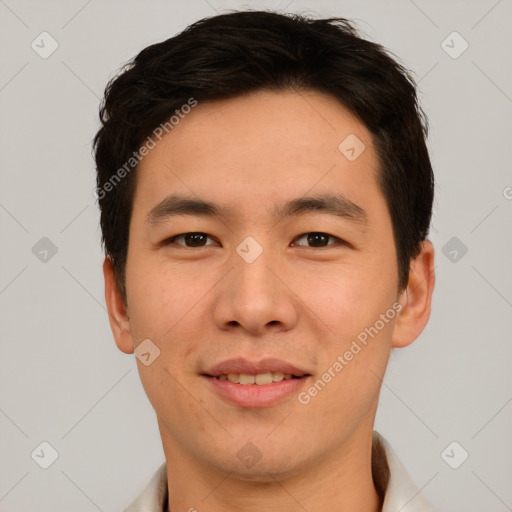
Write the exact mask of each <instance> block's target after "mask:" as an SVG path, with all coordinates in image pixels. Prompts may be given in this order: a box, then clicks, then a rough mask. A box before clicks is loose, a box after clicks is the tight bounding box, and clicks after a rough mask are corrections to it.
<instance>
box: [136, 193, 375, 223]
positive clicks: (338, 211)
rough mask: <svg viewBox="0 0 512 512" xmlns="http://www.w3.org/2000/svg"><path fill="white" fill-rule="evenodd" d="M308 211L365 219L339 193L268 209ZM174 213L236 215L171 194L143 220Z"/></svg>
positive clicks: (276, 214)
mask: <svg viewBox="0 0 512 512" xmlns="http://www.w3.org/2000/svg"><path fill="white" fill-rule="evenodd" d="M308 213H325V214H328V215H333V216H336V217H342V218H344V219H347V220H350V221H353V222H357V223H362V224H367V222H368V215H367V213H366V212H365V211H364V210H363V209H362V208H361V207H360V206H358V205H357V204H355V203H354V202H352V201H350V200H349V199H348V198H347V197H345V196H344V195H343V194H339V193H338V194H332V193H329V194H321V195H314V196H312V195H309V196H304V197H298V198H296V199H292V200H290V201H287V202H286V203H284V204H283V205H279V206H274V208H272V209H271V214H272V215H273V216H274V217H277V218H283V217H292V216H298V215H304V214H308ZM176 215H196V216H204V217H221V216H225V217H229V216H231V217H235V216H236V212H235V211H234V210H233V209H232V208H230V207H228V206H226V205H220V204H216V203H213V202H211V201H206V200H203V199H198V198H195V197H188V196H181V195H175V194H174V195H170V196H168V197H166V198H165V199H164V200H163V201H161V202H160V203H158V204H157V205H156V206H154V207H153V208H152V209H151V210H150V212H149V213H148V214H147V216H146V223H148V224H149V225H153V224H158V223H160V222H164V221H166V220H168V219H169V218H171V217H173V216H176Z"/></svg>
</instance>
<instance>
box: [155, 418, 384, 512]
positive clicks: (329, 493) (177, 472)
mask: <svg viewBox="0 0 512 512" xmlns="http://www.w3.org/2000/svg"><path fill="white" fill-rule="evenodd" d="M161 434H162V441H163V446H164V452H165V457H166V461H167V479H168V488H169V501H168V511H167V512H177V511H191V512H193V511H194V510H197V511H198V512H202V511H204V510H208V512H220V511H222V512H235V511H239V510H244V512H260V511H261V510H265V511H266V512H274V511H276V512H277V511H279V512H288V511H289V512H292V511H297V510H307V511H308V512H320V511H322V512H323V511H325V510H336V511H337V512H349V511H350V512H352V511H354V510H359V511H360V512H379V511H380V510H381V507H382V502H381V497H379V494H378V493H377V490H376V488H375V485H374V482H373V478H372V464H371V459H372V425H370V428H365V429H364V430H363V429H359V430H358V431H357V432H356V433H354V434H353V435H352V436H351V437H350V438H348V439H347V440H346V441H345V442H344V443H343V444H342V445H341V446H339V447H337V448H336V449H333V450H332V451H331V452H330V453H329V454H328V455H327V456H326V457H324V458H323V459H321V460H318V461H316V462H315V464H314V465H310V466H308V467H307V468H303V469H302V470H301V471H300V472H298V473H297V474H294V475H279V474H277V473H274V474H271V473H270V472H269V473H266V474H265V475H259V476H258V481H254V480H250V481H248V480H247V479H242V478H239V477H237V475H236V474H234V473H233V472H232V473H222V472H220V471H219V470H218V469H217V470H216V468H212V467H211V466H207V465H205V464H202V463H201V462H200V461H198V460H197V459H196V458H194V457H193V456H192V454H191V453H190V452H187V451H185V450H184V449H183V447H181V446H179V445H178V444H177V443H175V441H174V440H172V439H169V437H168V435H167V433H166V432H165V431H164V430H163V429H161Z"/></svg>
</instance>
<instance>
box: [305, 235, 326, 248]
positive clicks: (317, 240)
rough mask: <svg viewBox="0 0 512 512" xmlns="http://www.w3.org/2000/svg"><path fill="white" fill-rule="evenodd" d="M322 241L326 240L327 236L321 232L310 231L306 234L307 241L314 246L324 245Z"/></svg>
mask: <svg viewBox="0 0 512 512" xmlns="http://www.w3.org/2000/svg"><path fill="white" fill-rule="evenodd" d="M323 242H327V236H326V235H324V234H323V233H310V234H309V235H308V243H309V244H311V245H313V246H314V247H321V246H323V245H325V244H324V243H323Z"/></svg>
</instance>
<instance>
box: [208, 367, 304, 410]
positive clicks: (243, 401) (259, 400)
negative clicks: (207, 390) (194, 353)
mask: <svg viewBox="0 0 512 512" xmlns="http://www.w3.org/2000/svg"><path fill="white" fill-rule="evenodd" d="M267 372H282V373H291V374H292V375H294V376H295V377H298V378H292V379H290V380H282V381H281V382H272V383H271V384H264V385H261V386H260V385H258V384H248V385H243V384H235V383H234V382H230V381H228V380H219V379H217V378H215V377H218V376H219V375H223V374H224V375H226V374H229V373H245V374H248V375H257V374H259V373H267ZM201 377H202V378H204V379H205V380H206V381H207V382H208V384H209V386H211V389H212V390H213V392H214V393H215V394H217V395H218V396H220V397H221V398H222V399H223V400H225V401H227V402H228V403H230V404H232V405H235V406H237V407H243V408H263V407H272V406H275V405H277V404H279V402H281V401H283V400H285V399H286V398H289V397H290V396H291V395H295V396H296V395H297V393H299V391H300V388H302V387H303V386H306V385H307V383H308V381H309V380H310V378H311V375H310V374H309V373H307V372H306V371H305V370H303V369H301V368H299V367H297V366H295V365H292V364H290V363H287V362H286V361H283V360H281V359H274V358H267V359H262V360H260V361H250V360H247V359H243V358H236V359H229V360H227V361H223V362H222V363H219V364H217V365H215V366H213V367H212V368H210V369H209V370H208V371H207V372H205V373H203V374H202V375H201Z"/></svg>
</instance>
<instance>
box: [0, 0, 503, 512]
mask: <svg viewBox="0 0 512 512" xmlns="http://www.w3.org/2000/svg"><path fill="white" fill-rule="evenodd" d="M246 6H250V7H251V8H265V7H271V8H275V9H285V10H286V11H288V12H302V13H304V12H310V13H311V12H313V13H314V12H316V13H318V14H319V15H320V16H343V17H348V18H353V19H355V20H357V21H358V26H359V28H361V29H362V30H363V31H364V33H365V34H366V35H367V36H368V37H369V38H371V39H372V40H375V41H377V42H380V43H382V44H383V45H385V46H386V47H388V48H389V49H390V50H391V51H393V52H394V53H395V54H396V55H398V56H399V57H400V58H401V60H402V61H403V62H404V63H405V65H406V66H407V67H409V68H411V69H412V70H413V71H414V73H415V75H416V78H417V79H418V80H419V84H420V89H421V91H422V95H421V98H422V102H423V105H424V108H425V110H426V112H427V114H428V115H429V117H430V119H431V136H430V141H429V144H430V148H431V156H432V160H433V164H434V169H435V173H436V178H437V190H436V193H437V197H436V203H435V211H434V218H433V226H434V227H433V231H432V236H431V239H432V241H433V242H434V244H435V246H436V248H437V255H436V271H437V284H436V290H435V293H434V304H433V313H432V317H431V321H430V324H429V325H428V327H427V328H426V330H425V332H424V333H423V335H422V336H421V337H420V338H419V339H418V340H417V341H416V342H415V343H414V344H413V345H412V346H411V347H410V348H406V349H401V350H397V351H395V352H394V354H393V355H392V358H391V362H390V366H389V368H388V372H387V375H386V379H385V382H384V385H383V388H382V393H381V400H380V402H381V403H380V409H379V411H378V416H377V424H376V428H377V430H379V431H380V432H381V433H382V434H383V435H384V436H385V437H386V438H387V439H388V440H389V442H390V443H391V445H392V446H393V448H394V449H395V451H396V452H397V454H398V455H399V457H400V458H401V459H402V461H403V462H404V464H405V466H406V467H407V469H408V470H409V472H410V474H411V476H412V478H413V479H414V481H415V482H416V484H417V485H418V487H419V488H422V489H423V492H424V494H425V495H426V496H427V498H428V499H429V500H430V502H431V503H432V505H433V506H434V507H435V508H436V509H437V510H438V511H439V512H456V511H462V510H464V511H466V512H477V511H484V510H485V511H486V512H493V511H495V512H501V511H506V510H512V486H511V485H510V478H511V475H512V456H511V455H512V441H511V436H510V432H512V429H511V426H512V425H511V423H512V421H511V420H512V404H511V401H512V382H511V381H512V377H511V372H510V363H511V360H512V359H511V356H512V348H511V343H510V340H511V330H512V327H511V322H510V319H511V308H512V287H511V283H512V266H511V264H510V262H511V261H512V243H511V236H510V234H511V210H512V200H511V199H510V197H512V189H510V188H508V189H507V187H512V174H511V151H510V147H511V142H512V137H511V135H512V116H511V113H512V99H511V98H512V90H511V84H510V77H511V71H512V69H511V68H512V55H511V50H512V44H511V43H512V40H511V39H512V37H511V32H510V19H511V14H512V3H511V2H510V0H501V1H496V0H481V1H450V2H447V1H425V0H414V2H413V1H412V0H396V1H387V2H377V1H360V0H358V1H330V2H329V1H322V2H313V0H308V1H301V0H295V1H293V2H290V1H289V0H286V1H283V2H273V3H272V2H259V3H256V2H251V3H249V4H247V3H242V2H234V1H231V2H227V1H225V2H222V1H220V0H208V1H206V0H194V1H190V2H180V3H178V2H177V1H165V2H164V1H148V2H142V1H140V2H135V1H100V0H92V1H91V0H89V1H87V0H80V1H75V0H73V1H67V2H65V3H64V2H62V1H26V0H18V1H16V0H0V43H1V45H0V48H1V49H0V52H1V63H2V66H1V72H0V108H1V124H0V158H1V172H2V174H1V180H2V181H1V187H0V219H1V249H2V250H1V261H0V272H1V273H0V309H1V315H2V316H1V321H2V324H1V325H2V328H1V359H0V368H1V373H0V436H1V440H0V450H1V452H0V454H1V455H0V510H1V511H9V512H17V511H27V510H31V511H34V512H36V511H37V512H39V511H52V512H59V511H69V510H73V511H76V512H82V511H84V512H85V511H90V510H101V511H105V512H107V511H116V510H120V509H121V508H122V507H123V506H125V505H126V504H127V503H128V502H129V501H130V500H131V499H132V498H133V497H134V496H135V494H137V493H138V492H139V491H140V490H141V489H142V487H143V486H144V485H145V484H146V482H147V481H148V479H149V478H150V476H151V475H152V474H153V472H154V471H155V470H156V468H157V466H158V465H159V464H160V463H161V462H162V461H163V460H164V459H163V451H162V448H161V443H160V437H159V432H158V429H157V424H156V420H155V416H154V412H153V409H152V408H151V406H150V404H149V402H148V401H147V398H146V396H145V394H144V392H143V389H142V386H141V384H140V381H139V377H138V373H137V368H136V364H135V359H134V356H133V355H132V356H128V355H125V354H122V353H121V352H119V351H118V350H117V348H116V346H115V344H114V341H113V338H112V336H111V332H110V328H109V325H108V321H107V314H106V312H105V308H104V300H103V281H102V274H101V262H102V253H101V249H100V234H99V228H98V219H99V215H98V211H97V206H96V203H95V199H94V197H93V195H92V192H93V189H94V185H95V182H94V165H93V160H92V156H91V146H90V142H91V140H92V137H93V136H94V133H95V131H96V130H97V128H98V121H97V111H98V104H99V99H100V97H101V96H102V93H103V89H104V86H105V85H106V82H107V80H108V79H109V78H110V77H111V76H112V75H113V74H114V72H115V71H116V70H117V69H118V68H119V67H120V66H121V65H122V64H123V63H125V62H126V61H128V60H129V59H130V58H131V57H133V56H134V55H135V54H136V53H137V52H138V51H139V50H141V49H142V48H143V47H145V46H147V45H148V44H151V43H154V42H158V41H161V40H164V39H166V38H168V37H170V36H171V35H173V34H175V33H176V32H177V31H179V30H182V29H183V28H185V26H186V25H188V24H189V23H191V22H193V21H195V20H197V19H198V18H200V17H204V16H210V15H214V14H215V13H216V11H217V12H223V11H225V10H226V9H233V8H243V7H246ZM43 31H47V32H49V33H50V34H51V36H52V37H53V38H54V39H55V40H56V41H57V42H58V45H59V47H58V49H57V50H56V51H55V52H54V53H53V54H52V55H51V56H50V57H49V58H47V59H43V58H41V57H40V56H39V55H38V54H37V53H36V52H35V51H34V50H33V49H32V48H31V43H32V41H33V40H35V39H36V42H37V40H38V39H37V38H38V36H39V34H40V33H41V32H43ZM453 31H457V32H458V33H459V34H460V35H461V36H462V37H463V38H464V40H466V41H467V42H468V44H469V47H468V49H467V50H466V51H465V52H464V53H463V54H462V55H460V56H459V57H458V58H456V59H454V58H452V57H451V56H450V55H448V54H447V53H446V51H445V49H444V48H443V47H442V41H444V40H445V39H446V38H447V36H448V35H449V34H451V33H452V32H453ZM456 37H457V36H456ZM446 44H447V45H449V46H452V47H453V48H452V49H451V51H452V53H453V52H454V51H456V50H460V49H461V48H462V46H461V44H462V41H461V40H460V39H453V37H452V38H451V39H450V38H449V39H448V40H447V42H446V43H445V45H446ZM506 196H508V198H509V199H507V197H506ZM42 237H48V238H49V239H50V240H51V241H52V242H53V244H55V246H56V247H57V253H56V254H55V255H54V256H53V257H51V258H50V257H48V261H46V262H43V261H40V259H39V258H38V257H36V255H34V254H33V252H32V247H33V246H34V245H35V244H36V243H37V242H38V241H39V240H40V239H41V238H42ZM452 237H457V238H458V239H459V240H460V242H461V243H463V244H464V245H465V246H466V247H467V249H468V251H467V254H465V255H463V256H462V257H461V254H462V253H461V252H460V249H459V250H458V252H457V260H456V261H455V262H454V261H451V260H452V259H453V258H454V256H455V253H453V247H451V246H448V247H447V249H446V250H445V251H446V253H447V254H448V256H446V255H445V254H443V252H442V248H443V247H444V246H445V244H447V242H448V241H449V240H450V239H451V238H452ZM452 243H453V242H452ZM450 251H452V254H451V255H450V254H449V253H450ZM43 441H46V442H48V443H50V444H51V445H52V446H53V447H54V448H55V449H56V450H57V452H58V454H59V457H58V459H57V460H56V461H55V462H54V464H53V465H51V466H50V467H49V468H48V469H46V470H45V469H42V468H41V467H39V465H37V464H36V462H34V460H33V459H32V458H31V453H32V452H33V451H34V450H35V449H36V448H38V446H39V445H40V443H41V442H43ZM452 441H457V442H458V443H459V444H460V446H461V447H463V449H464V450H466V451H467V452H468V453H469V458H468V459H467V460H466V461H465V462H464V463H463V464H462V465H461V466H460V467H459V468H458V469H452V468H451V467H449V465H448V464H447V463H446V462H445V460H443V458H442V457H441V452H442V451H443V450H444V449H445V447H447V446H448V445H449V444H450V443H451V442H452ZM448 453H449V454H450V455H451V461H452V464H453V460H455V461H457V459H458V458H459V457H460V456H461V453H462V452H461V449H460V448H458V447H456V449H455V450H454V451H453V452H451V451H450V450H449V452H448ZM206 507H207V503H205V508H206Z"/></svg>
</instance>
